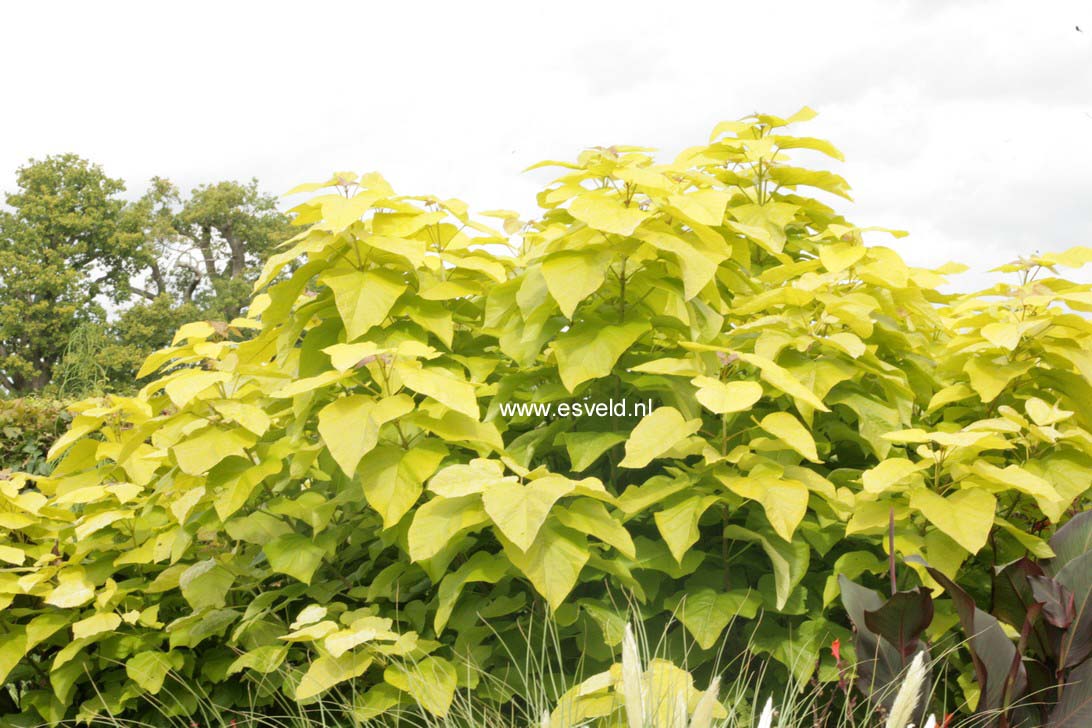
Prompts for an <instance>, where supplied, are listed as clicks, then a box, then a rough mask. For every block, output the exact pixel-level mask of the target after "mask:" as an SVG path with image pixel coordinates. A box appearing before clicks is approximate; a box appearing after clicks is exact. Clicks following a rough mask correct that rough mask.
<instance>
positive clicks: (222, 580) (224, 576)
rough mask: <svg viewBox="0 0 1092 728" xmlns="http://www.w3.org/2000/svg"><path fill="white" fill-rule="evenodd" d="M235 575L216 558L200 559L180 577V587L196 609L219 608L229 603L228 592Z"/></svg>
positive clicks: (183, 594)
mask: <svg viewBox="0 0 1092 728" xmlns="http://www.w3.org/2000/svg"><path fill="white" fill-rule="evenodd" d="M234 582H235V575H234V574H232V573H231V572H230V571H228V570H227V569H226V568H224V567H223V566H221V565H220V564H218V563H216V561H215V560H214V559H206V560H204V561H198V562H197V563H196V564H194V565H193V566H190V567H189V568H187V569H186V570H185V571H183V572H182V575H181V576H179V577H178V588H179V589H180V590H181V591H182V596H183V597H185V598H186V601H187V602H189V605H190V606H191V607H193V610H194V611H199V610H201V609H206V608H211V609H219V608H220V607H223V606H225V605H226V604H227V593H228V590H229V589H230V588H231V585H232V584H233V583H234Z"/></svg>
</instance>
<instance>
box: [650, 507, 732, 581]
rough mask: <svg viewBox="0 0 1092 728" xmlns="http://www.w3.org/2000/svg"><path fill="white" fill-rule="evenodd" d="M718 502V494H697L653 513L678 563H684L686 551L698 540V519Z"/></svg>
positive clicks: (657, 526)
mask: <svg viewBox="0 0 1092 728" xmlns="http://www.w3.org/2000/svg"><path fill="white" fill-rule="evenodd" d="M716 502H717V497H716V496H711V495H707V496H697V495H695V496H691V497H689V498H687V499H685V500H682V501H680V502H678V503H676V504H675V505H673V506H671V507H670V508H665V509H664V510H662V511H657V512H656V513H655V514H654V515H653V519H654V520H655V521H656V528H657V529H659V531H660V535H661V536H663V538H664V543H666V544H667V548H668V549H670V551H671V555H672V556H674V557H675V561H677V562H678V563H680V564H681V563H682V560H683V557H685V556H686V552H687V551H688V550H689V549H690V547H691V546H693V545H694V544H696V543H697V542H698V538H699V537H700V534H699V532H698V521H700V520H701V517H702V514H704V513H705V511H707V510H708V509H709V506H711V505H713V504H714V503H716Z"/></svg>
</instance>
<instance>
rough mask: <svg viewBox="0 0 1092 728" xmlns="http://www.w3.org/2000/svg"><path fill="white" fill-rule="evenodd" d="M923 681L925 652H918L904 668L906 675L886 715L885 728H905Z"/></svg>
mask: <svg viewBox="0 0 1092 728" xmlns="http://www.w3.org/2000/svg"><path fill="white" fill-rule="evenodd" d="M924 682H925V653H924V652H919V653H918V654H917V655H916V656H915V657H914V661H913V662H911V663H910V667H909V668H908V669H907V670H906V677H905V678H904V679H903V682H902V687H901V688H899V692H898V694H897V695H895V702H894V704H893V705H892V706H891V712H890V713H889V714H888V716H887V723H885V724H884V726H885V728H907V726H909V725H910V720H911V719H912V718H913V717H914V709H915V708H917V707H918V694H919V693H920V692H921V686H922V683H924Z"/></svg>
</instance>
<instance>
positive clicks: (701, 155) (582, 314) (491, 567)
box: [0, 109, 1092, 725]
mask: <svg viewBox="0 0 1092 728" xmlns="http://www.w3.org/2000/svg"><path fill="white" fill-rule="evenodd" d="M811 116H813V112H811V111H810V110H809V109H803V110H801V111H800V112H798V113H797V114H795V115H793V116H791V117H788V118H779V117H775V116H769V115H755V116H752V117H747V118H745V119H743V120H740V121H733V122H726V123H723V124H720V125H718V127H717V128H716V129H715V130H714V132H713V135H712V137H711V139H710V141H709V142H708V143H707V144H703V145H699V146H695V147H692V148H690V149H687V150H685V151H683V152H682V153H681V154H680V155H679V156H678V157H677V158H676V159H674V160H673V161H670V162H662V161H659V160H658V159H657V158H656V157H655V156H654V155H653V153H652V151H651V150H648V149H644V148H639V147H622V146H616V147H595V148H591V149H587V150H585V151H584V152H582V153H581V154H580V155H579V156H578V157H577V159H576V160H575V161H571V162H568V161H563V162H547V163H544V164H545V166H549V167H551V168H559V169H560V170H561V171H560V172H559V175H560V176H558V177H557V178H556V179H555V180H554V181H552V182H551V183H549V184H548V185H547V186H546V188H545V189H544V190H543V191H542V192H541V193H540V194H539V196H538V203H539V206H540V208H541V210H542V214H541V215H540V217H539V218H538V219H535V220H530V221H523V220H520V219H519V216H518V215H517V214H516V213H513V212H509V211H491V212H488V213H483V214H482V215H481V216H472V215H471V214H470V212H469V210H468V208H467V206H466V205H465V204H464V203H462V202H460V201H457V200H449V199H442V198H438V197H431V196H404V195H399V194H397V193H396V192H395V191H394V190H393V189H392V188H391V186H390V185H389V184H388V183H387V182H386V181H385V180H384V179H383V178H382V177H380V176H379V175H378V174H374V173H372V174H366V175H363V176H357V175H354V174H349V173H341V174H337V175H334V176H333V177H332V178H331V179H329V180H326V181H324V182H321V183H315V184H310V185H303V186H302V187H300V188H297V190H296V191H298V192H311V193H316V194H315V196H314V197H313V198H312V199H310V200H309V201H307V202H305V203H303V204H301V205H299V206H298V207H296V208H295V209H294V210H293V211H292V213H293V215H294V221H295V224H296V225H297V226H298V227H299V229H300V232H299V233H298V234H297V235H296V236H295V237H294V238H292V239H291V240H289V241H288V242H287V243H286V244H285V245H284V246H283V248H282V249H281V250H280V251H279V252H278V253H276V254H275V255H273V256H272V257H270V258H269V260H268V261H267V263H266V266H265V269H264V271H263V273H262V275H261V277H260V278H259V280H258V281H257V283H256V287H255V295H254V297H253V300H252V301H251V302H250V305H249V306H248V307H247V308H246V312H245V314H244V315H243V316H241V317H240V318H237V319H234V320H232V321H228V322H218V321H206V322H194V323H191V324H187V325H186V326H183V327H182V328H181V329H179V331H178V332H177V335H176V336H175V339H174V342H173V344H172V345H171V346H170V347H168V348H166V349H164V350H162V351H159V352H156V353H155V354H153V355H152V356H150V357H149V358H148V360H147V361H146V362H145V364H144V367H143V369H142V370H141V372H140V375H141V376H145V375H147V376H149V377H150V378H151V382H150V383H149V384H147V385H146V386H145V387H144V388H143V389H142V390H141V391H140V392H139V393H138V394H137V395H135V396H132V397H119V396H110V397H105V398H101V399H91V400H86V401H84V402H81V403H79V404H77V405H75V406H74V407H73V408H72V414H73V420H72V424H71V427H70V429H69V430H68V431H67V432H66V433H65V434H64V435H63V436H62V437H61V438H60V439H58V440H57V442H56V443H55V444H54V446H53V448H52V450H51V453H50V457H51V458H52V459H54V460H56V461H57V464H56V467H55V469H54V470H53V471H52V472H51V473H49V474H48V475H43V474H28V473H11V474H7V475H5V476H4V477H3V479H2V480H0V529H2V532H3V534H4V544H3V547H2V549H0V558H2V560H3V561H4V563H5V566H4V567H3V569H2V570H0V605H2V606H3V607H4V609H3V612H2V614H0V677H3V678H4V679H5V680H6V681H7V684H8V685H9V686H10V688H9V690H8V691H7V692H5V693H3V694H0V713H6V714H7V716H8V717H6V718H5V720H8V721H9V722H11V723H12V724H13V725H34V724H38V723H40V722H43V721H44V722H46V723H52V724H56V723H59V722H60V721H62V720H66V719H70V718H78V719H82V720H88V719H90V718H92V717H94V716H101V715H113V716H117V715H127V716H133V717H136V718H141V719H148V720H150V721H154V720H158V719H159V718H157V715H158V713H157V710H156V709H155V708H154V707H153V703H154V702H155V699H156V698H157V696H158V695H160V693H161V692H162V691H163V690H164V681H165V680H166V679H168V676H177V678H178V679H181V680H183V681H188V682H190V683H199V684H200V685H201V686H202V688H203V690H202V694H204V695H208V696H210V699H211V700H213V701H215V702H216V704H218V705H222V706H224V707H225V709H231V708H232V707H233V706H239V705H244V704H245V705H248V706H250V707H256V708H257V709H262V708H263V706H269V709H270V710H274V709H275V706H276V705H277V704H278V701H280V700H283V699H290V700H293V701H296V702H298V703H299V704H300V705H301V706H303V707H304V709H306V707H307V706H308V705H317V704H319V701H321V700H323V699H324V698H326V697H329V695H330V694H337V693H339V692H340V693H343V694H347V695H351V696H352V701H353V705H354V711H355V714H356V715H358V716H359V717H360V719H362V720H364V719H368V718H370V717H374V716H380V715H383V714H384V713H387V712H389V711H401V710H406V709H409V710H417V709H420V710H423V711H424V712H425V713H427V714H429V715H432V716H444V715H446V714H447V713H448V712H449V711H450V709H451V705H452V702H453V700H454V699H455V696H456V694H459V695H463V694H466V693H469V694H473V695H474V696H476V697H477V698H480V699H483V700H488V701H493V702H495V703H498V704H505V703H507V702H511V701H518V700H519V699H520V698H519V695H520V694H521V692H522V693H523V694H528V693H529V691H522V690H521V687H525V686H521V685H520V682H519V681H520V675H519V671H518V670H517V669H515V666H517V665H519V664H520V663H521V662H522V661H523V660H525V659H526V657H527V651H528V649H529V647H528V644H529V640H528V639H527V633H528V630H529V629H530V627H529V625H531V624H533V623H541V620H540V616H541V615H542V614H543V613H544V612H545V613H548V614H549V616H550V619H551V621H552V625H553V627H552V628H555V629H556V630H557V632H556V634H557V639H556V641H557V647H558V649H559V651H560V652H561V653H562V654H565V655H569V656H570V657H571V659H572V660H573V661H578V662H581V663H582V667H583V668H584V669H585V672H586V674H597V672H601V671H605V670H609V669H610V666H611V665H613V664H615V663H616V662H617V656H618V653H619V651H621V652H622V653H624V652H625V651H626V649H627V648H626V639H625V624H626V621H627V615H628V612H629V609H630V604H631V603H632V604H633V605H634V608H635V609H637V611H638V613H639V615H640V617H641V619H642V622H643V623H644V624H645V626H646V629H649V630H655V631H656V632H658V633H662V634H663V649H662V651H663V655H664V660H665V662H664V663H663V665H662V666H661V667H657V668H656V669H657V670H660V669H662V670H663V671H667V672H670V670H669V669H668V668H667V665H668V664H670V663H671V661H673V660H674V661H679V662H681V661H683V660H684V659H685V662H686V664H688V665H689V666H690V667H691V668H692V670H693V672H694V674H695V675H696V676H697V679H698V680H699V681H703V682H704V684H712V683H713V682H714V679H715V675H714V674H713V672H714V667H715V665H716V664H717V659H716V658H717V654H718V648H724V649H728V650H736V651H742V650H744V649H746V648H749V649H753V650H755V651H757V652H759V653H764V654H766V655H768V656H770V657H772V659H773V660H775V661H777V662H778V663H779V664H780V665H781V666H782V671H781V673H780V675H776V674H774V675H771V678H772V679H780V680H782V681H784V682H785V683H788V682H794V684H795V683H801V684H802V683H806V682H807V681H808V680H809V679H810V678H812V677H814V678H815V679H816V680H818V681H821V682H833V681H837V680H838V672H839V667H838V666H837V665H836V664H835V663H834V662H833V661H831V660H830V658H829V657H828V656H827V655H826V654H825V653H823V651H822V649H821V648H822V646H823V645H825V644H827V643H829V641H830V640H831V639H839V640H843V641H845V642H847V643H848V642H849V641H850V637H851V632H850V622H849V621H848V620H847V619H846V618H845V615H844V614H843V612H842V610H841V607H840V606H839V600H838V597H839V594H840V591H841V589H842V588H843V586H844V582H840V581H839V579H838V575H839V574H844V575H846V576H847V577H849V578H852V579H857V578H861V577H863V578H865V579H871V578H878V577H879V575H881V574H884V573H887V572H888V570H889V566H890V564H892V563H898V564H901V566H900V567H899V568H900V569H901V573H898V574H896V576H897V578H898V579H900V580H902V581H903V582H904V583H905V582H906V581H907V580H910V581H913V582H915V583H916V584H917V585H918V586H921V587H922V588H924V589H937V590H939V589H940V588H941V586H942V582H941V581H938V579H939V577H938V576H937V575H936V574H939V575H942V576H943V577H945V578H946V579H948V580H954V581H956V582H958V583H959V584H961V585H966V586H967V588H969V589H970V590H971V591H972V592H973V591H974V590H975V589H976V588H980V587H981V585H982V584H984V583H987V582H988V580H989V579H990V575H991V569H993V567H994V566H995V565H999V564H1003V563H1007V562H1008V561H1012V560H1014V559H1017V558H1020V557H1022V556H1025V555H1031V556H1036V557H1039V558H1048V557H1050V556H1052V555H1053V552H1052V550H1051V547H1050V545H1049V544H1048V543H1047V541H1046V540H1045V539H1044V535H1045V533H1046V532H1049V531H1050V530H1051V529H1053V528H1054V525H1053V524H1057V523H1061V522H1064V521H1065V520H1066V519H1067V518H1068V516H1069V514H1070V513H1072V512H1074V511H1075V510H1080V509H1082V508H1085V507H1086V506H1087V499H1088V495H1089V490H1088V480H1087V478H1086V477H1085V476H1084V473H1085V472H1086V470H1085V468H1086V465H1087V464H1088V461H1089V458H1090V457H1092V435H1090V433H1089V429H1088V426H1089V423H1088V421H1087V417H1089V415H1088V414H1087V412H1088V410H1087V408H1083V407H1081V406H1080V405H1081V404H1082V403H1083V402H1085V401H1087V400H1088V397H1089V396H1090V395H1092V390H1090V389H1089V386H1090V380H1089V376H1092V370H1090V369H1089V368H1088V360H1087V354H1086V352H1088V351H1089V350H1092V336H1090V331H1089V328H1088V324H1087V323H1086V319H1085V318H1084V317H1083V316H1082V315H1081V314H1082V313H1083V312H1085V311H1086V310H1087V309H1088V307H1089V306H1090V305H1092V288H1090V287H1088V286H1085V285H1079V284H1075V283H1070V282H1067V281H1065V280H1063V279H1061V278H1058V277H1053V276H1052V277H1043V278H1039V277H1038V274H1041V273H1042V271H1051V270H1053V269H1055V268H1057V267H1059V266H1070V267H1076V266H1079V265H1082V264H1084V263H1087V262H1088V261H1090V260H1092V250H1089V249H1081V248H1078V249H1074V250H1072V251H1069V252H1066V253H1061V254H1054V255H1046V256H1040V257H1038V258H1035V259H1032V260H1030V261H1024V262H1019V263H1016V264H1014V268H1015V270H1016V271H1017V272H1021V273H1022V274H1023V280H1022V281H1021V283H1020V285H1018V286H1012V287H999V288H996V289H991V290H989V291H985V292H983V293H982V294H980V295H975V296H955V295H951V294H944V293H941V292H940V291H938V287H939V286H940V285H941V284H943V283H944V281H945V278H944V276H945V275H946V274H948V273H952V272H955V271H957V270H959V268H958V267H955V266H948V267H945V268H942V269H941V270H939V271H929V270H924V269H920V268H915V267H911V266H908V265H907V264H906V263H904V262H903V261H902V259H901V258H900V257H899V256H898V254H897V253H896V252H895V251H894V250H892V249H891V248H889V247H885V246H882V245H875V244H870V243H871V241H873V240H874V239H875V238H876V236H883V235H895V236H901V235H902V233H899V232H895V231H884V230H879V229H871V228H859V227H857V226H855V225H853V224H852V223H850V222H848V221H847V220H846V219H845V218H843V217H842V216H841V215H840V214H839V213H838V212H836V211H835V209H834V208H832V207H831V206H830V204H831V203H832V201H833V200H835V199H836V198H846V199H848V196H849V194H848V189H849V188H848V185H847V184H846V182H845V181H844V180H843V179H842V178H841V177H839V176H838V175H836V174H834V173H832V172H829V171H820V170H812V169H808V168H806V167H804V166H801V165H799V164H798V163H797V162H796V161H795V160H794V157H796V156H797V155H809V154H811V155H814V154H820V155H825V156H827V157H829V158H833V159H835V160H838V159H841V154H840V153H839V152H838V151H837V149H835V148H834V147H833V146H832V145H831V144H829V143H828V142H825V141H823V140H820V139H816V138H813V137H808V136H798V135H795V134H794V133H790V131H789V127H792V126H793V125H795V124H798V123H801V122H805V121H807V120H808V119H809V118H810V117H811ZM486 221H488V222H486ZM608 400H610V401H633V402H637V401H640V402H652V403H653V405H654V406H653V407H652V408H650V410H649V411H645V412H641V413H640V414H634V413H633V412H631V411H629V410H627V411H625V412H623V413H621V414H619V413H614V412H610V413H608V414H606V415H604V416H598V415H591V416H584V417H566V416H563V415H562V414H560V407H558V406H557V405H560V404H562V403H566V402H574V401H587V402H589V403H601V402H606V401H608ZM513 405H521V406H524V407H523V409H518V408H517V409H513ZM1048 524H1050V525H1048ZM896 555H899V556H901V557H902V558H901V559H896ZM925 564H928V565H929V567H930V568H932V569H933V570H935V571H936V574H934V572H933V571H930V570H929V569H927V568H926V566H925ZM919 593H921V592H919ZM760 613H761V614H762V618H761V620H760V621H758V622H756V624H757V625H758V626H757V627H756V629H755V630H754V633H753V635H751V636H750V639H749V642H741V641H739V637H737V636H735V635H736V634H737V633H738V632H737V631H734V632H729V631H728V630H727V627H728V625H729V624H730V623H731V622H732V621H733V620H735V619H741V620H749V619H752V618H756V617H758V615H759V614H760ZM849 616H850V617H852V616H853V615H852V613H851V614H850V615H849ZM953 616H954V615H953ZM536 620H537V621H536ZM956 621H958V620H957V619H948V620H942V622H940V623H937V622H934V623H933V625H934V626H932V629H934V630H935V631H943V630H942V629H941V628H942V627H944V626H945V625H947V627H946V628H949V627H954V625H955V622H956ZM937 636H938V635H931V637H932V638H935V637H937ZM912 654H913V653H911V655H907V656H906V657H907V658H908V659H909V658H911V657H912ZM961 667H962V668H963V672H964V674H965V676H970V675H972V674H973V665H970V664H968V665H961ZM482 675H491V676H501V677H504V678H505V679H503V680H484V679H482V678H481V676H482ZM561 682H562V683H564V681H561ZM578 684H579V681H578V680H576V679H575V678H574V679H573V680H570V681H569V683H567V684H560V685H559V686H558V688H557V690H556V691H555V692H556V695H555V696H553V697H555V698H556V699H557V700H563V698H564V696H565V695H566V694H568V691H569V690H570V689H572V688H573V687H574V686H575V685H578ZM963 684H964V685H965V686H967V692H968V695H967V701H966V702H968V703H971V701H970V698H971V697H972V696H971V695H970V694H969V692H970V688H971V687H972V685H971V682H969V681H968V680H967V679H965V680H964V683H963ZM688 690H689V689H688ZM686 695H687V709H688V710H691V707H692V706H691V705H690V700H691V698H692V697H694V694H693V693H690V692H687V693H686ZM700 699H701V698H698V700H700ZM972 704H973V703H972ZM694 709H696V707H695V708H694ZM712 709H713V710H714V712H716V710H717V708H716V706H713V707H712ZM170 710H171V711H173V712H174V713H176V714H177V715H178V716H186V715H189V714H191V713H193V711H195V710H197V706H196V705H195V704H194V701H192V700H190V699H188V698H186V697H185V695H183V696H182V697H181V698H180V699H179V700H177V701H174V703H172V707H171V708H170ZM703 710H704V708H703ZM688 719H689V720H693V714H692V713H691V714H690V715H689V718H688Z"/></svg>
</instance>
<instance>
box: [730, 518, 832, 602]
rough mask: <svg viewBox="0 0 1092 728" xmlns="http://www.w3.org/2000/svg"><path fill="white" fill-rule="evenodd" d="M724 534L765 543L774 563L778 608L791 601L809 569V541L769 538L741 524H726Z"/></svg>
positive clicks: (764, 546) (761, 544)
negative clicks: (794, 591) (793, 593)
mask: <svg viewBox="0 0 1092 728" xmlns="http://www.w3.org/2000/svg"><path fill="white" fill-rule="evenodd" d="M724 537H725V538H737V539H741V540H744V541H754V542H756V543H758V544H759V545H760V546H761V547H762V550H763V551H765V552H766V556H767V557H768V558H769V559H770V564H771V565H772V566H773V571H774V588H775V592H776V597H777V608H778V609H783V608H784V607H785V605H786V604H788V602H789V597H790V596H791V595H792V592H793V590H794V589H795V588H796V586H797V585H798V584H799V583H800V580H801V579H803V578H804V575H805V574H806V573H807V571H808V564H809V563H810V562H811V549H810V548H809V547H808V545H807V543H805V542H803V541H800V540H797V541H793V542H787V541H784V540H782V539H780V538H773V539H771V538H766V537H765V536H763V535H762V534H760V533H757V532H755V531H751V530H749V529H746V528H742V527H740V526H726V527H725V528H724Z"/></svg>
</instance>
